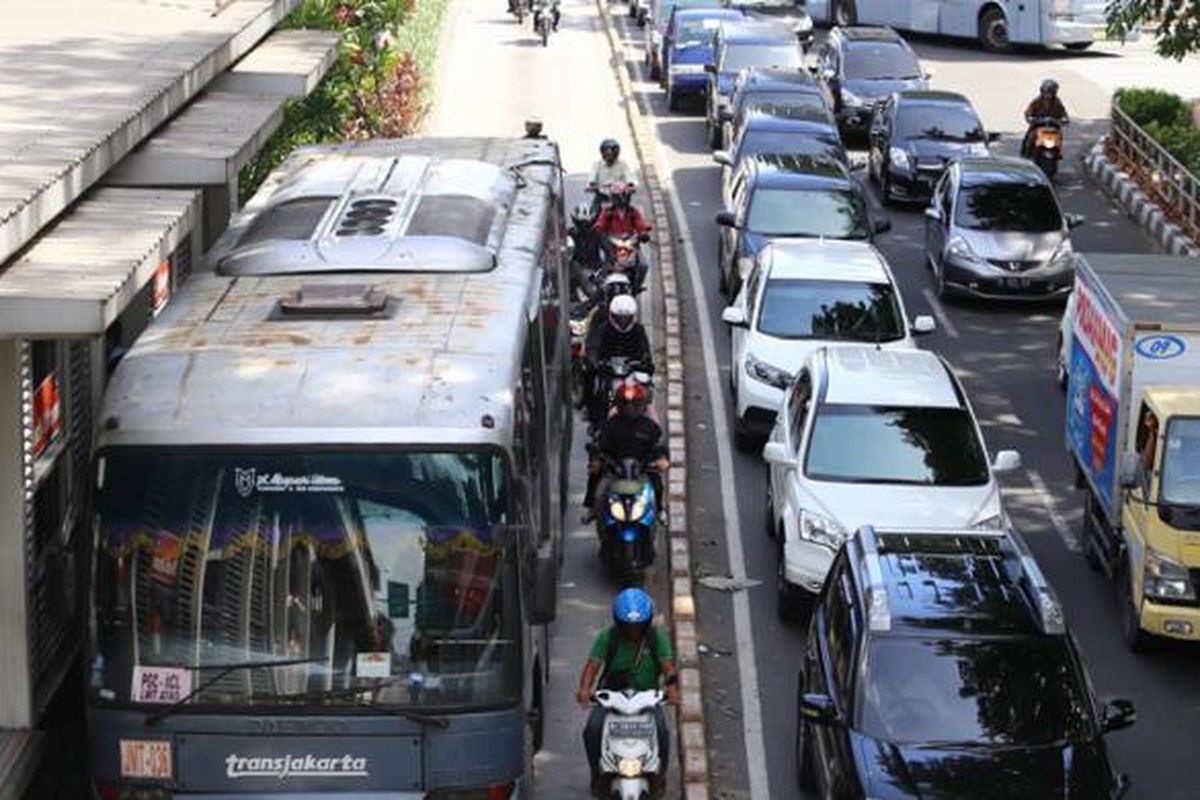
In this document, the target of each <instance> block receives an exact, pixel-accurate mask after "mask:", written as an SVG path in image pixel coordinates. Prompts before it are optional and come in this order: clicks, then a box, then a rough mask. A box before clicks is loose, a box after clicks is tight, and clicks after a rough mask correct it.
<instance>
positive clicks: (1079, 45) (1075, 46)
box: [1063, 42, 1092, 53]
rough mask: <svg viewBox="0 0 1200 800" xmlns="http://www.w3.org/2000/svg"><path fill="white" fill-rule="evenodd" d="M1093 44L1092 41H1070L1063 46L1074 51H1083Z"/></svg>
mask: <svg viewBox="0 0 1200 800" xmlns="http://www.w3.org/2000/svg"><path fill="white" fill-rule="evenodd" d="M1091 46H1092V42H1068V43H1066V44H1064V45H1063V47H1065V48H1067V49H1068V50H1070V51H1071V52H1073V53H1082V52H1083V51H1084V50H1087V49H1088V48H1089V47H1091Z"/></svg>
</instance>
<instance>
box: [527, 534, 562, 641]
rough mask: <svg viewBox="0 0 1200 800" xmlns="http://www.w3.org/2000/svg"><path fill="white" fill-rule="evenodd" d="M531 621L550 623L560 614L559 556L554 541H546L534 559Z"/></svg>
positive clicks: (540, 623) (530, 609) (534, 622)
mask: <svg viewBox="0 0 1200 800" xmlns="http://www.w3.org/2000/svg"><path fill="white" fill-rule="evenodd" d="M532 578H533V586H532V587H531V590H532V591H531V592H530V594H532V597H531V598H530V600H531V603H530V608H529V621H530V622H531V623H532V624H534V625H549V624H550V623H551V622H553V621H554V618H555V617H556V616H557V615H558V556H557V554H556V553H555V549H554V543H553V542H544V543H543V544H542V546H541V547H539V548H538V551H537V554H536V555H535V556H534V559H533V576H532Z"/></svg>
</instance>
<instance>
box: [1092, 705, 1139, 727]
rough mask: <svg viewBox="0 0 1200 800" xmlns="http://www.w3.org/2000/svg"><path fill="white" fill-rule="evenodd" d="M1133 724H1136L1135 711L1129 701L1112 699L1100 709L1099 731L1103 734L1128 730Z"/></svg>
mask: <svg viewBox="0 0 1200 800" xmlns="http://www.w3.org/2000/svg"><path fill="white" fill-rule="evenodd" d="M1135 722H1137V711H1136V710H1135V709H1134V707H1133V702H1132V701H1130V700H1123V699H1116V698H1114V699H1112V700H1109V701H1107V702H1106V703H1105V704H1104V706H1103V707H1102V708H1101V709H1100V729H1101V730H1103V731H1104V732H1105V733H1111V732H1112V731H1119V730H1121V729H1122V728H1128V727H1129V726H1130V725H1132V724H1133V723H1135Z"/></svg>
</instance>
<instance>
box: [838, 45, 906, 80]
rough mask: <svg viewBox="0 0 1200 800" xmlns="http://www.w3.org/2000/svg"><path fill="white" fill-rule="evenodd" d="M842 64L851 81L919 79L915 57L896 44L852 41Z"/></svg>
mask: <svg viewBox="0 0 1200 800" xmlns="http://www.w3.org/2000/svg"><path fill="white" fill-rule="evenodd" d="M845 62H846V64H845V72H846V77H847V78H848V79H850V80H852V81H869V80H882V79H887V78H919V77H921V67H920V65H919V64H917V59H916V57H915V56H914V55H913V54H912V51H911V50H909V49H908V48H907V47H905V46H904V45H902V44H900V43H899V42H855V43H853V44H851V45H849V46H848V47H847V48H846V57H845Z"/></svg>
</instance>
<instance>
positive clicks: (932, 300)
mask: <svg viewBox="0 0 1200 800" xmlns="http://www.w3.org/2000/svg"><path fill="white" fill-rule="evenodd" d="M921 294H922V295H924V296H925V302H927V303H929V310H930V311H932V312H933V315H934V316H935V317H937V321H938V325H941V326H942V330H944V331H945V332H946V335H947V336H949V337H950V338H951V339H957V338H958V328H956V327H954V323H953V322H951V321H950V315H949V314H947V313H946V309H945V307H944V306H942V304H941V303H940V302H938V299H937V295H935V294H934V293H933V290H932V289H929V288H925V289H922V290H921Z"/></svg>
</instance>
